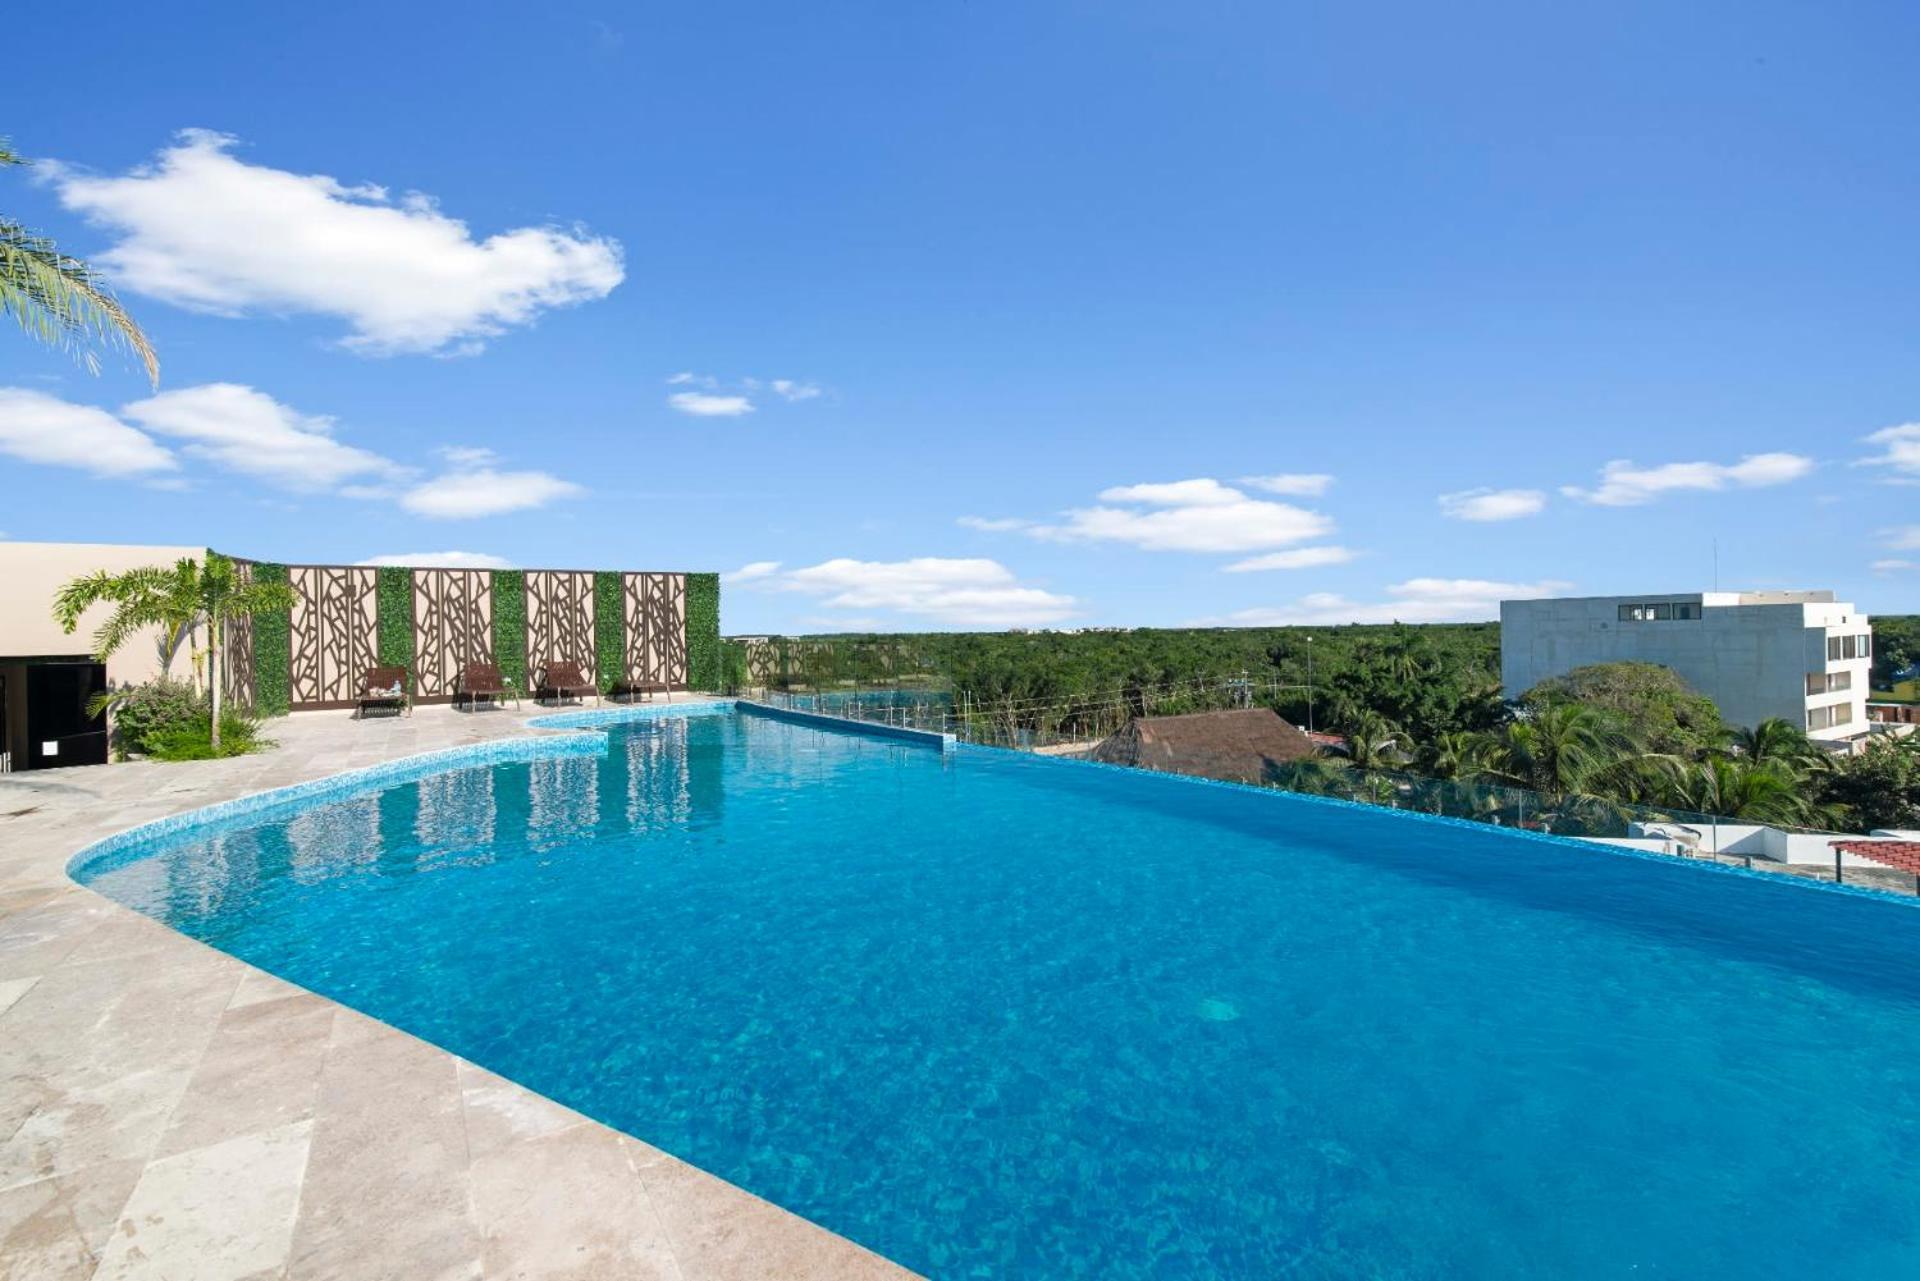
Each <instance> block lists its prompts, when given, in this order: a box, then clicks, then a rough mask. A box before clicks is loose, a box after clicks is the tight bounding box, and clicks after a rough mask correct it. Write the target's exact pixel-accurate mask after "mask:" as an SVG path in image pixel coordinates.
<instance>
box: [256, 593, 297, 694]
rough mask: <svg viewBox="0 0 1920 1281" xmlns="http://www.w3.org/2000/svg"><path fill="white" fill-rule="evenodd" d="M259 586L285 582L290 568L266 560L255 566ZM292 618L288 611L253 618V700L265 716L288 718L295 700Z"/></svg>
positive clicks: (257, 615)
mask: <svg viewBox="0 0 1920 1281" xmlns="http://www.w3.org/2000/svg"><path fill="white" fill-rule="evenodd" d="M253 581H254V582H256V583H284V582H286V581H287V567H286V566H285V565H275V564H272V563H270V562H267V561H260V562H257V563H256V564H255V565H254V567H253ZM292 665H293V616H292V615H291V614H290V613H289V612H288V611H286V610H284V609H281V610H274V611H272V612H270V613H265V614H256V615H254V619H253V701H254V710H255V711H257V712H258V713H259V714H260V715H262V716H285V715H286V714H287V709H288V707H289V706H290V705H291V703H292V698H293V691H292V685H293V673H292Z"/></svg>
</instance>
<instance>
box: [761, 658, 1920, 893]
mask: <svg viewBox="0 0 1920 1281" xmlns="http://www.w3.org/2000/svg"><path fill="white" fill-rule="evenodd" d="M741 692H742V693H743V694H744V695H746V696H749V697H752V698H756V699H760V700H762V701H765V702H768V703H770V704H773V705H775V706H779V707H786V708H790V709H793V710H796V711H809V712H817V713H820V714H823V715H828V716H839V717H842V718H845V719H848V720H856V721H865V722H870V723H876V724H885V725H894V726H899V727H902V728H907V729H923V730H932V731H935V732H938V733H947V734H952V735H954V736H955V737H957V738H958V739H960V741H962V742H966V743H972V744H976V745H978V746H983V747H998V748H1005V749H1009V750H1012V751H1027V752H1039V753H1044V754H1047V755H1054V756H1081V755H1088V754H1090V753H1091V752H1092V751H1093V749H1094V747H1095V746H1097V745H1098V743H1099V742H1100V741H1101V740H1102V739H1104V738H1105V737H1106V736H1107V735H1108V734H1111V733H1113V732H1114V731H1115V730H1117V729H1119V728H1120V727H1121V726H1123V725H1124V724H1125V723H1126V721H1127V719H1128V718H1129V717H1130V716H1132V715H1137V714H1138V709H1137V707H1136V708H1131V709H1130V708H1128V707H1127V706H1126V705H1125V703H1124V701H1121V702H1119V703H1117V704H1114V705H1109V704H1107V703H1100V702H1096V703H1095V704H1093V705H1092V706H1091V707H1083V708H1081V709H1079V713H1078V715H1077V716H1070V717H1069V718H1068V719H1067V720H1066V721H1065V722H1064V723H1060V724H1053V725H1048V724H1045V723H1034V722H1035V721H1044V720H1045V719H1046V718H1040V717H1032V716H1022V715H1020V714H1019V712H1018V710H1017V709H1001V710H997V711H996V710H995V709H992V708H988V707H981V706H977V705H975V704H973V703H972V702H971V700H969V699H968V698H967V696H966V695H965V694H964V693H962V694H960V695H957V696H956V695H955V694H954V693H953V691H951V690H945V689H930V688H909V687H903V686H886V687H859V686H847V687H843V688H835V689H826V690H809V691H792V690H744V691H741ZM1246 693H1247V691H1246V690H1245V689H1244V688H1242V687H1238V686H1235V685H1232V684H1231V683H1230V684H1229V685H1228V686H1226V687H1224V688H1223V689H1222V690H1221V691H1220V693H1219V694H1218V696H1217V698H1216V699H1214V700H1213V701H1215V702H1216V703H1217V705H1219V706H1244V705H1245V701H1244V700H1245V698H1246ZM1206 701H1208V700H1207V699H1205V698H1197V699H1196V698H1193V697H1190V696H1189V697H1184V698H1183V699H1182V700H1181V702H1182V705H1181V706H1179V708H1178V710H1182V711H1203V710H1209V708H1207V707H1201V706H1190V705H1185V704H1191V703H1195V702H1206ZM1154 710H1156V711H1159V710H1162V709H1161V708H1159V707H1156V708H1155V709H1154ZM1168 710H1172V708H1171V707H1169V709H1168ZM1258 783H1259V785H1261V786H1266V787H1271V788H1274V789H1276V790H1279V791H1286V792H1294V793H1298V794H1301V795H1306V796H1327V797H1333V798H1335V799H1338V800H1344V801H1354V802H1357V803H1360V804H1364V805H1378V806H1382V807H1384V808H1390V809H1401V810H1407V811H1410V812H1413V813H1419V814H1432V815H1437V816H1439V817H1443V818H1454V819H1464V820H1467V821H1469V822H1475V823H1486V824H1489V825H1491V826H1496V827H1513V828H1518V829H1521V830H1523V831H1532V832H1543V833H1548V834H1550V835H1554V836H1568V837H1576V838H1580V839H1585V840H1596V841H1604V842H1610V843H1611V842H1619V843H1622V844H1626V845H1627V846H1628V847H1629V848H1633V849H1638V850H1641V851H1643V852H1646V853H1653V854H1664V855H1668V856H1670V857H1675V858H1688V859H1700V860H1704V861H1708V862H1715V863H1721V864H1725V865H1730V866H1735V867H1745V868H1749V869H1751V870H1753V871H1756V872H1774V873H1779V874H1781V875H1787V876H1798V877H1804V878H1808V879H1816V880H1822V881H1829V882H1836V883H1839V884H1843V885H1851V886H1857V887H1860V888H1863V889H1873V890H1881V891H1886V892H1890V893H1896V894H1904V895H1920V875H1916V874H1915V873H1911V872H1905V871H1901V870H1899V869H1896V868H1892V867H1886V866H1882V865H1880V864H1877V863H1871V862H1868V861H1866V860H1862V859H1857V858H1854V857H1850V856H1846V855H1843V854H1840V853H1838V852H1836V851H1833V850H1832V849H1831V846H1830V845H1829V842H1830V841H1831V840H1836V839H1840V837H1839V834H1836V833H1833V832H1828V831H1822V830H1820V829H1816V828H1807V827H1796V826H1793V825H1791V824H1782V823H1775V822H1761V821H1759V820H1752V819H1743V818H1738V817H1727V816H1724V815H1716V814H1708V813H1704V812H1701V811H1697V810H1686V809H1678V808H1674V807H1672V806H1663V805H1651V804H1634V803H1628V802H1623V801H1614V800H1609V799H1606V798H1603V797H1597V796H1578V795H1575V796H1559V797H1554V796H1548V795H1545V794H1543V793H1540V792H1536V791H1532V790H1529V789H1527V788H1522V787H1514V786H1511V785H1508V784H1505V783H1500V782H1495V781H1492V780H1488V779H1484V778H1471V779H1442V778H1430V777H1427V776H1425V775H1420V774H1411V773H1405V772H1401V771H1394V770H1369V769H1359V768H1356V767H1354V766H1352V765H1350V764H1349V763H1348V762H1347V761H1346V760H1345V759H1344V758H1342V757H1338V756H1323V757H1316V758H1313V759H1309V760H1303V761H1295V762H1289V763H1285V764H1281V763H1269V765H1268V766H1267V769H1266V771H1265V775H1264V777H1262V778H1261V779H1259V780H1258Z"/></svg>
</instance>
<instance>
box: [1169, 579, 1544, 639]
mask: <svg viewBox="0 0 1920 1281" xmlns="http://www.w3.org/2000/svg"><path fill="white" fill-rule="evenodd" d="M1570 586H1572V584H1570V583H1563V582H1558V581H1554V580H1547V581H1543V582H1538V583H1503V582H1497V581H1493V580H1489V579H1484V578H1410V579H1408V580H1407V581H1405V582H1403V583H1395V584H1393V585H1392V586H1390V587H1388V588H1387V589H1386V590H1387V596H1388V599H1386V600H1382V601H1355V600H1349V599H1347V598H1346V597H1345V596H1341V595H1339V594H1337V593H1334V592H1313V593H1310V594H1309V595H1306V596H1302V597H1301V598H1300V599H1299V600H1297V601H1295V602H1294V603H1293V604H1291V605H1279V606H1273V607H1270V608H1261V609H1243V610H1240V611H1239V612H1237V613H1233V614H1229V615H1227V616H1226V617H1224V618H1214V619H1205V620H1201V621H1202V624H1203V625H1204V624H1212V625H1215V626H1220V625H1226V626H1233V627H1283V626H1293V625H1300V624H1312V625H1314V626H1332V625H1336V624H1340V623H1394V622H1400V623H1454V622H1480V621H1484V620H1486V619H1491V618H1498V617H1499V616H1500V602H1501V601H1503V600H1525V599H1529V598H1532V597H1538V596H1552V595H1555V594H1556V593H1559V592H1564V591H1566V590H1567V589H1568V588H1569V587H1570Z"/></svg>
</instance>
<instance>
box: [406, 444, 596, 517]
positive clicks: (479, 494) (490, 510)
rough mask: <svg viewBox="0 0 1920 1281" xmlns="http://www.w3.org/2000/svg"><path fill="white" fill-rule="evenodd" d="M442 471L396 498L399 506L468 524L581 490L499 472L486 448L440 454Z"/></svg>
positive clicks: (552, 479)
mask: <svg viewBox="0 0 1920 1281" xmlns="http://www.w3.org/2000/svg"><path fill="white" fill-rule="evenodd" d="M441 456H442V457H444V458H445V459H446V460H447V463H448V468H449V469H448V470H447V471H446V472H443V473H442V474H441V475H439V476H435V477H434V478H432V479H431V480H427V481H424V482H422V483H421V484H419V485H416V486H414V487H413V488H411V489H408V490H407V491H405V492H404V493H402V494H401V495H400V506H401V507H403V508H405V509H406V510H407V511H410V512H412V513H413V514H414V515H416V516H425V517H428V518H429V519H432V520H471V519H473V518H475V517H479V516H500V515H504V514H505V513H507V512H517V511H531V510H532V509H534V508H536V507H545V506H546V505H547V504H549V503H552V502H557V501H559V500H560V499H562V498H571V497H573V496H574V495H576V494H580V493H584V492H585V491H584V490H583V489H582V488H581V487H580V486H579V485H576V484H574V483H573V482H572V481H570V480H562V479H560V478H559V477H558V476H553V475H550V474H548V473H547V472H543V471H502V470H500V469H499V468H498V467H496V466H494V463H495V461H496V459H495V456H494V454H493V452H492V451H491V450H485V449H471V448H452V449H444V450H442V451H441Z"/></svg>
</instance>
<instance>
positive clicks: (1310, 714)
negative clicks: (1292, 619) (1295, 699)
mask: <svg viewBox="0 0 1920 1281" xmlns="http://www.w3.org/2000/svg"><path fill="white" fill-rule="evenodd" d="M1307 733H1309V734H1311V733H1313V633H1311V632H1309V633H1307Z"/></svg>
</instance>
